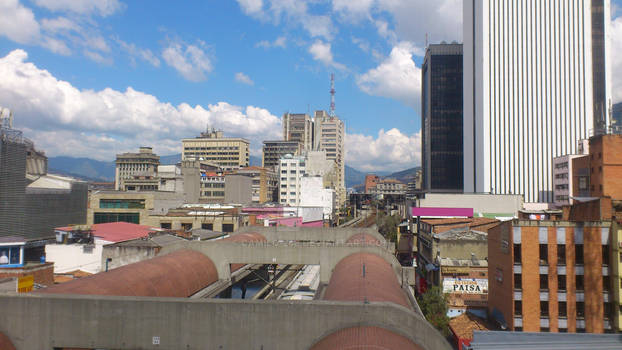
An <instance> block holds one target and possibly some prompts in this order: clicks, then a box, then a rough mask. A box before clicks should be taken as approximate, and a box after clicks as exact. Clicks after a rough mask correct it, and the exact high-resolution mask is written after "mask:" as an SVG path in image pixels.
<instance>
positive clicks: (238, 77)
mask: <svg viewBox="0 0 622 350" xmlns="http://www.w3.org/2000/svg"><path fill="white" fill-rule="evenodd" d="M235 81H237V82H238V83H242V84H246V85H255V82H254V81H253V79H251V78H250V77H249V76H248V75H246V74H244V73H242V72H237V73H235Z"/></svg>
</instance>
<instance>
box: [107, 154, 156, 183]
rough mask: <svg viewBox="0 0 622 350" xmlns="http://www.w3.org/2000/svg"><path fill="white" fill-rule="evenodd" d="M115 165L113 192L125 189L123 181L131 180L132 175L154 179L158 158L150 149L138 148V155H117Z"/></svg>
mask: <svg viewBox="0 0 622 350" xmlns="http://www.w3.org/2000/svg"><path fill="white" fill-rule="evenodd" d="M115 163H116V168H115V176H114V183H115V190H121V189H122V188H124V187H125V186H124V185H123V181H124V180H126V179H128V180H129V179H132V178H133V177H134V175H139V174H140V175H143V176H145V177H151V178H153V177H155V176H156V173H157V169H158V165H159V164H160V157H159V156H157V155H156V154H154V153H153V149H152V148H151V147H140V148H139V150H138V153H130V152H128V153H121V154H117V159H116V161H115Z"/></svg>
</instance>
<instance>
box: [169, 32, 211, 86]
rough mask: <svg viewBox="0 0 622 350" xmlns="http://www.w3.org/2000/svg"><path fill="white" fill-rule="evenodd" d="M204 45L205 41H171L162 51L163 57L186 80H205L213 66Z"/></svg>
mask: <svg viewBox="0 0 622 350" xmlns="http://www.w3.org/2000/svg"><path fill="white" fill-rule="evenodd" d="M204 47H205V44H204V43H203V42H198V44H197V45H187V44H185V43H182V42H171V43H170V44H169V46H168V47H167V48H165V49H164V51H163V52H162V58H163V59H164V61H165V62H166V63H167V64H168V65H169V66H171V67H173V68H175V70H177V72H179V74H181V76H182V77H184V78H185V79H186V80H189V81H194V82H199V81H204V80H206V79H207V73H209V72H211V71H212V68H213V67H212V62H211V60H210V58H209V56H208V54H207V53H206V52H205V51H204Z"/></svg>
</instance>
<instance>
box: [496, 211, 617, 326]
mask: <svg viewBox="0 0 622 350" xmlns="http://www.w3.org/2000/svg"><path fill="white" fill-rule="evenodd" d="M583 214H585V213H582V214H581V215H583ZM609 217H611V215H610V213H609ZM570 219H572V220H573V221H566V220H561V221H547V220H512V221H506V222H503V223H502V224H500V225H498V226H496V227H494V228H492V229H490V230H489V231H488V241H489V244H488V275H489V276H490V282H489V294H488V311H489V314H490V315H491V317H493V318H494V319H495V321H496V322H498V323H499V324H500V325H502V326H503V327H507V328H508V329H509V330H512V331H525V332H569V333H574V332H577V333H579V332H588V333H603V332H607V331H611V330H612V329H613V327H612V322H613V310H614V305H612V301H613V300H612V299H613V293H612V292H611V277H610V276H611V268H610V266H609V254H610V251H611V249H610V248H611V247H610V244H611V243H612V241H613V240H612V237H611V234H610V231H609V229H610V226H611V222H610V221H607V220H598V218H596V217H594V218H593V219H595V220H594V221H584V220H580V219H579V218H578V217H574V218H570ZM616 285H617V283H616Z"/></svg>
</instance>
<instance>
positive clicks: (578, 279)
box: [576, 275, 584, 290]
mask: <svg viewBox="0 0 622 350" xmlns="http://www.w3.org/2000/svg"><path fill="white" fill-rule="evenodd" d="M576 288H577V290H583V288H584V286H583V275H577V276H576Z"/></svg>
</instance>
